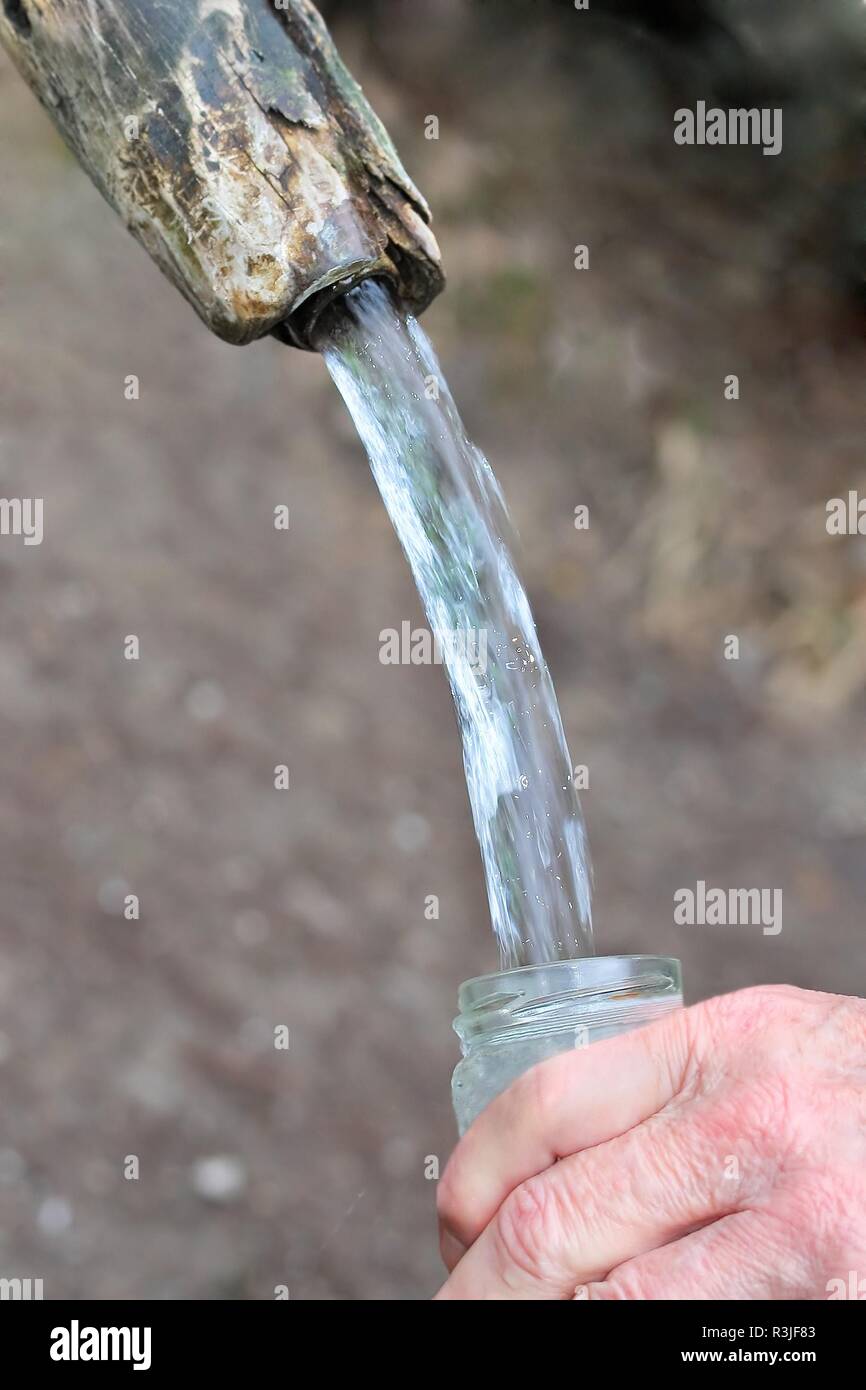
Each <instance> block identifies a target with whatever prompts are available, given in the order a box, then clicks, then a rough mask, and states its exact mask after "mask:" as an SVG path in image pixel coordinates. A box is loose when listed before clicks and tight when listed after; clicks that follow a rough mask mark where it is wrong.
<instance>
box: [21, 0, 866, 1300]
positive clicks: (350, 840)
mask: <svg viewBox="0 0 866 1390" xmlns="http://www.w3.org/2000/svg"><path fill="white" fill-rule="evenodd" d="M626 8H627V7H626ZM741 8H742V7H740V6H738V5H733V6H732V7H731V10H732V13H734V14H736V13H738V12H739V11H740V10H741ZM332 9H334V10H336V11H337V14H336V24H335V27H336V32H337V37H338V40H339V41H340V42H341V44H342V47H343V49H344V52H345V55H346V57H347V58H348V59H349V61H350V63H351V65H352V66H353V67H354V69H355V71H356V73H357V74H358V76H359V77H360V78H361V79H362V80H363V82H364V85H365V89H366V90H367V92H368V95H369V96H370V98H371V100H372V101H373V104H374V105H375V106H376V108H377V110H378V111H379V113H380V114H381V115H382V116H383V118H384V119H385V120H386V123H388V124H389V125H390V127H391V129H392V133H393V134H394V136H395V138H396V140H397V144H398V146H399V148H400V149H401V152H402V154H403V156H404V159H405V162H406V164H407V165H408V167H409V169H410V172H411V173H412V174H413V176H414V177H415V178H416V179H417V181H418V183H419V184H420V186H421V188H422V189H423V190H424V191H425V193H426V195H427V196H428V198H429V200H430V201H431V203H432V205H433V207H434V210H435V213H436V230H437V233H438V235H439V237H440V240H441V244H442V247H443V252H444V257H445V263H446V267H447V269H448V271H449V276H450V287H449V290H448V292H447V293H446V295H445V296H444V297H443V298H442V299H441V301H440V302H439V303H437V304H436V305H435V306H434V307H433V308H432V309H431V311H430V312H429V315H428V317H427V327H428V330H429V331H430V333H431V335H432V337H433V339H434V341H435V343H436V345H437V348H438V350H439V352H440V355H441V358H442V361H443V364H444V366H445V370H446V373H447V375H448V377H449V380H450V382H451V385H452V388H453V389H454V392H455V395H456V396H457V398H458V400H459V401H460V402H461V403H462V406H463V409H464V413H465V417H466V420H467V423H468V425H469V427H470V430H471V431H472V432H473V434H474V436H475V438H476V439H477V440H478V442H479V443H480V444H481V446H482V447H483V448H484V449H485V450H486V452H487V453H488V454H489V456H490V458H491V461H492V462H493V465H494V468H495V470H496V472H497V474H498V476H499V478H500V479H501V481H502V484H503V487H504V490H505V493H506V496H507V497H508V498H509V501H510V505H511V510H512V513H513V516H514V519H515V522H516V524H517V526H518V529H519V531H520V533H521V537H522V542H523V547H524V555H523V570H524V574H525V577H526V579H527V580H528V584H529V589H530V593H531V595H532V597H533V601H534V604H535V610H536V616H537V619H538V622H539V627H540V632H541V637H542V642H543V644H544V647H545V650H546V652H547V655H548V657H549V660H550V663H551V666H552V668H553V672H554V675H555V677H556V680H557V687H558V691H559V695H560V699H561V703H562V707H563V715H564V721H565V726H566V729H567V731H568V734H569V739H570V743H571V751H572V755H573V757H574V759H575V761H576V762H585V763H587V764H588V765H589V767H590V778H591V786H590V790H589V792H588V793H587V794H585V796H584V806H585V810H586V813H587V819H588V824H589V833H590V840H591V844H592V849H593V856H594V862H595V870H596V885H597V891H596V924H597V937H598V943H599V949H600V950H602V951H604V952H614V951H618V950H637V951H640V950H647V951H660V952H670V953H672V954H675V955H678V956H680V957H681V958H682V960H683V963H684V971H685V979H686V984H687V990H688V995H689V998H690V999H691V1000H695V999H698V998H700V997H702V996H706V995H708V994H711V993H714V992H718V991H722V990H731V989H736V988H738V987H741V986H744V985H748V984H751V983H754V982H757V981H770V980H787V981H790V982H793V983H795V984H800V985H806V986H813V987H815V988H819V989H827V990H834V991H849V992H850V991H854V992H859V991H860V990H862V988H863V979H864V968H866V940H864V933H863V924H862V907H861V903H862V899H863V894H864V889H866V858H864V853H863V851H864V838H866V756H864V753H866V749H864V734H863V728H864V725H863V714H864V703H866V699H864V683H866V540H864V539H862V538H860V539H858V538H853V539H845V540H839V539H835V540H831V539H830V538H829V537H828V536H827V534H826V530H825V526H824V508H825V503H826V501H827V499H828V497H832V496H835V495H839V494H843V495H844V494H845V493H846V492H847V489H848V488H849V487H850V488H856V487H858V486H859V487H860V489H861V491H862V490H863V489H864V488H866V465H864V462H863V458H864V453H863V443H864V424H863V381H864V369H866V351H864V346H863V331H862V319H861V316H860V310H859V308H858V305H857V302H856V299H855V297H854V296H853V295H852V294H851V292H850V287H849V280H850V275H851V269H852V265H853V261H854V260H855V259H856V257H854V256H853V251H852V245H853V243H852V242H851V239H850V238H849V236H848V219H849V213H848V208H849V205H850V204H849V201H848V196H849V191H850V185H851V184H852V183H853V181H854V179H855V177H856V176H857V171H858V169H859V166H860V165H862V150H860V148H859V146H858V145H857V143H856V141H855V140H853V139H852V136H851V134H850V131H851V129H852V125H851V115H852V113H851V109H850V108H849V105H848V101H847V93H848V91H849V90H850V89H849V87H848V86H847V85H846V64H847V63H848V62H849V61H851V59H850V50H845V49H844V48H839V47H837V46H836V44H835V39H834V37H833V29H832V23H831V17H832V19H833V21H835V17H836V13H837V11H836V9H835V8H834V7H832V6H829V5H828V6H827V7H826V11H827V13H826V16H825V17H824V19H822V22H821V28H820V31H816V30H815V27H814V14H815V7H814V6H812V7H805V6H800V8H799V10H798V11H797V13H798V14H799V13H800V11H801V10H803V11H805V10H806V9H810V10H811V13H812V16H813V24H812V28H811V29H809V28H808V27H806V28H805V29H804V27H803V26H802V25H800V26H798V25H797V24H795V23H790V24H789V25H788V26H787V27H786V30H785V35H784V42H782V39H781V38H780V39H779V42H778V44H777V43H776V42H775V40H774V39H773V35H774V32H775V31H774V30H773V28H772V22H773V20H772V13H771V11H770V10H769V8H768V7H767V6H766V5H764V4H761V5H759V6H755V7H753V10H752V16H753V22H754V26H755V27H754V30H753V38H754V39H755V41H756V43H757V49H758V52H759V54H760V55H761V60H760V63H759V64H758V68H759V75H758V76H756V74H755V73H754V72H753V73H751V74H750V75H749V80H750V81H757V82H759V83H760V82H763V81H766V83H767V85H768V90H773V91H779V90H783V93H784V100H785V102H786V106H785V112H786V116H785V119H786V126H785V132H786V148H785V151H784V153H783V155H782V156H781V157H780V158H779V159H778V160H770V159H764V158H762V157H761V156H760V154H758V153H757V152H755V151H748V150H747V151H744V150H739V151H735V150H703V151H701V150H685V149H682V148H678V147H676V146H674V144H673V141H672V138H671V128H672V123H671V112H672V110H673V108H674V107H675V106H677V105H681V104H683V101H682V100H681V99H680V98H681V97H682V96H683V95H685V99H686V100H688V101H691V100H692V99H696V97H701V96H703V97H707V96H710V97H712V88H711V87H710V86H709V84H710V83H711V82H712V81H715V80H716V75H718V74H721V76H720V77H719V81H720V83H721V84H722V86H723V87H724V84H725V82H727V81H728V79H729V75H730V73H731V72H734V73H735V74H737V73H741V72H743V71H745V67H744V66H743V65H742V64H741V63H740V57H741V55H740V57H738V56H737V52H736V46H735V49H734V53H733V56H732V54H731V50H730V47H729V46H728V40H727V39H722V40H720V39H719V38H718V36H714V35H713V34H712V33H711V34H710V37H709V39H706V38H702V39H701V40H700V42H698V43H697V45H693V44H691V43H690V44H689V45H688V46H686V47H682V46H680V47H678V48H677V49H666V48H665V47H664V46H663V44H662V43H661V41H660V39H659V38H658V37H657V36H656V37H646V36H642V35H640V34H639V33H637V32H636V31H634V30H633V29H625V30H617V29H615V28H612V27H609V26H608V24H607V23H606V22H605V20H604V15H603V14H601V13H600V12H599V14H598V15H597V17H596V18H595V19H590V18H589V17H588V16H586V15H575V14H574V13H573V11H572V10H571V7H567V11H566V7H565V6H563V7H560V8H559V9H556V7H555V6H553V5H551V6H550V7H546V6H541V5H521V4H519V3H517V0H513V2H512V3H510V4H505V0H503V4H502V6H501V7H500V8H499V9H495V7H493V6H485V5H477V6H474V7H473V6H470V5H468V4H464V3H458V0H451V2H450V3H446V0H417V2H416V0H413V4H412V5H411V6H407V5H404V4H400V3H389V2H388V0H382V2H381V3H378V4H376V5H370V6H362V5H357V6H355V5H352V6H347V5H342V6H339V7H337V6H334V7H332ZM842 9H843V10H844V6H843V7H842ZM600 10H601V7H599V11H600ZM843 17H844V16H843ZM762 24H763V25H764V26H765V27H764V28H761V27H760V26H761V25H762ZM767 26H769V27H767ZM768 35H769V40H768ZM845 53H848V55H849V56H847V57H846V56H844V55H845ZM840 54H841V55H842V56H839V55H840ZM836 63H838V66H834V64H836ZM738 64H740V65H739V66H738ZM726 74H727V76H726ZM431 113H433V114H436V115H438V117H439V119H440V138H439V140H438V141H428V140H425V139H424V118H425V116H427V115H428V114H431ZM0 126H2V129H3V130H4V133H5V139H4V142H3V145H2V149H0V189H2V209H3V212H2V224H0V238H2V247H0V279H2V283H0V295H2V310H3V312H2V326H0V392H2V397H0V400H2V408H0V430H2V451H0V490H2V492H3V494H4V495H6V496H21V495H25V496H42V497H44V499H45V528H46V529H45V540H44V543H43V544H42V546H41V547H32V548H24V547H23V546H22V545H21V544H20V542H16V541H13V540H11V539H10V538H7V539H5V540H4V541H3V542H2V546H0V578H2V589H3V642H2V647H0V721H2V726H0V727H2V739H0V885H2V886H0V894H2V897H0V902H2V938H0V951H2V954H0V1273H2V1274H3V1275H7V1276H12V1275H18V1276H22V1277H24V1276H28V1275H29V1276H31V1277H42V1278H44V1280H45V1293H46V1297H65V1296H71V1297H77V1298H97V1299H100V1298H131V1297H146V1298H195V1297H198V1298H271V1297H273V1290H274V1286H275V1285H278V1284H286V1285H288V1287H289V1290H290V1293H291V1296H292V1297H293V1298H300V1299H308V1298H329V1299H331V1298H336V1299H342V1298H362V1299H370V1298H398V1299H403V1298H423V1297H426V1296H428V1295H429V1294H430V1293H431V1292H433V1291H434V1289H435V1288H436V1286H437V1281H438V1280H439V1278H440V1268H439V1263H438V1256H437V1251H436V1240H435V1223H434V1215H433V1213H434V1201H435V1183H434V1182H432V1181H428V1180H427V1179H426V1178H425V1159H426V1157H427V1156H429V1155H436V1156H438V1157H439V1159H440V1161H441V1162H442V1164H443V1165H444V1161H445V1159H446V1157H447V1154H448V1152H449V1151H450V1148H451V1146H452V1143H453V1122H452V1119H451V1114H450V1106H449V1093H448V1082H449V1075H450V1071H451V1068H452V1066H453V1064H454V1062H455V1060H456V1045H455V1042H454V1039H453V1036H452V1034H451V1032H450V1027H449V1024H450V1019H451V1017H452V1014H453V1012H454V1005H455V992H456V988H457V985H458V984H459V982H460V981H461V980H462V979H464V978H466V977H467V976H469V975H472V974H477V973H482V972H485V971H487V970H489V969H492V968H495V966H496V959H495V956H494V949H493V942H492V937H491V933H490V931H489V928H488V925H487V922H486V914H485V904H484V901H483V897H482V884H481V873H480V867H479V863H478V857H477V851H476V847H475V843H474V840H473V835H472V829H471V824H470V818H469V812H468V806H467V801H466V793H465V789H464V786H463V783H462V775H461V765H460V756H459V749H458V741H457V736H456V731H455V727H454V721H453V715H452V712H451V708H450V700H449V696H448V692H447V688H446V683H445V680H444V677H443V675H442V672H441V671H440V670H437V669H425V668H412V667H408V668H402V667H385V666H382V665H380V664H379V661H378V652H379V640H378V635H379V632H380V630H381V629H383V628H386V627H398V626H399V624H400V622H401V621H402V620H403V619H405V618H409V619H411V620H412V622H413V623H420V622H421V614H420V611H419V607H418V604H417V601H416V599H415V596H414V594H413V591H412V588H411V584H410V580H409V577H408V573H407V570H406V568H405V565H404V562H403V560H402V557H401V555H400V553H399V550H398V547H397V545H396V542H395V541H394V539H393V537H392V535H391V533H390V531H389V527H388V523H387V520H386V518H385V515H384V511H383V510H382V508H381V506H380V503H379V501H378V498H377V495H376V493H375V490H374V487H373V485H372V482H371V481H370V479H369V477H368V473H367V469H366V464H365V461H364V459H363V457H362V454H361V450H360V447H359V445H358V444H357V442H356V440H355V439H354V437H353V434H352V431H351V427H350V425H349V422H348V420H347V418H345V417H344V414H343V411H342V407H341V405H340V402H339V401H338V399H337V397H336V393H335V392H334V390H333V388H332V387H331V384H330V382H329V380H328V379H327V377H326V373H325V371H324V368H323V367H322V365H321V363H320V362H319V361H318V360H317V359H316V358H315V357H313V356H312V355H307V354H302V353H297V352H294V351H290V350H286V349H282V348H279V347H277V346H276V345H275V344H272V343H260V344H257V345H255V346H253V347H250V348H245V349H242V350H241V349H235V348H230V347H227V346H224V345H222V344H220V343H219V342H217V341H216V340H212V339H210V338H209V337H208V336H207V334H206V333H205V331H204V329H203V328H201V326H200V325H199V323H198V321H197V320H196V319H195V317H194V316H193V315H192V313H191V312H190V311H189V309H188V308H187V307H186V306H185V304H184V303H183V302H182V301H181V299H180V298H179V297H178V296H177V295H176V293H175V291H173V290H172V289H171V288H170V287H169V286H168V284H167V283H165V282H164V281H163V280H162V279H161V278H160V276H159V275H158V273H157V272H156V271H155V269H154V268H153V267H152V265H151V264H150V262H149V261H148V259H147V258H146V256H145V255H144V253H143V252H142V251H141V250H140V249H139V248H137V247H136V246H135V245H134V244H133V242H132V241H131V240H130V238H129V237H128V236H127V234H126V233H125V232H124V231H123V229H122V228H121V227H120V225H119V224H117V223H116V222H115V221H114V219H113V217H112V215H111V214H110V213H109V211H108V209H107V208H106V207H105V206H104V205H103V204H102V202H101V201H100V199H99V197H98V195H97V194H96V192H95V191H94V190H93V189H92V188H91V186H90V185H89V183H88V182H87V181H86V179H85V178H84V177H83V176H82V175H81V174H80V172H79V171H78V169H77V168H76V166H75V164H74V163H73V161H72V159H71V157H70V156H69V155H68V154H67V153H66V151H65V149H64V148H63V146H62V145H61V143H60V142H59V140H58V139H57V138H56V137H55V135H54V133H53V131H52V129H51V127H50V125H49V123H48V121H47V119H46V118H45V117H44V115H43V114H42V113H41V112H40V111H39V109H38V107H37V106H36V104H35V102H34V100H33V99H32V98H31V97H30V95H29V93H27V92H26V90H25V89H24V87H23V85H22V84H21V82H20V80H19V79H18V77H17V76H16V75H15V74H14V73H13V71H12V70H11V68H10V66H9V64H8V63H7V62H6V61H5V60H4V61H3V62H2V63H0ZM854 220H855V221H856V218H855V219H854ZM577 243H586V244H588V245H589V247H590V254H591V263H590V270H589V271H587V272H577V271H575V270H573V269H572V260H573V248H574V246H575V245H576V244H577ZM732 372H735V373H737V374H738V375H739V377H740V382H741V399H740V400H739V401H737V402H729V401H726V400H725V399H724V396H723V380H724V377H725V376H726V375H727V374H728V373H732ZM129 373H135V374H137V375H138V376H139V377H140V381H141V398H140V400H139V401H137V402H130V401H127V400H125V399H124V378H125V376H126V375H127V374H129ZM280 502H285V503H288V504H289V506H290V507H291V516H292V522H291V530H290V532H289V533H288V534H284V533H281V532H276V531H274V529H273V525H272V516H273V507H274V506H275V505H276V504H277V503H280ZM580 503H587V504H588V505H589V506H590V509H591V525H590V529H589V531H588V532H576V531H575V530H574V527H573V513H574V508H575V506H577V505H578V504H580ZM130 633H135V634H137V635H138V636H139V638H140V642H141V660H140V661H139V662H138V663H135V662H127V661H125V660H124V659H123V640H124V637H125V636H126V635H127V634H130ZM727 634H738V635H739V636H740V638H741V644H742V648H741V659H740V660H739V662H726V661H725V660H723V658H722V646H723V641H724V638H725V636H726V635H727ZM278 762H285V763H287V764H288V765H289V767H290V770H291V791H290V792H288V793H286V794H280V793H277V792H275V791H274V790H273V767H274V764H275V763H278ZM698 878H703V879H705V880H706V881H707V882H708V883H712V884H716V885H721V886H725V887H728V886H731V887H734V886H739V887H750V886H764V887H781V888H782V889H783V891H784V928H783V931H782V933H781V935H780V936H778V937H774V938H771V937H764V936H763V935H761V933H760V930H759V929H757V928H748V927H739V928H727V929H725V928H713V927H703V928H701V927H694V928H681V927H675V926H674V925H673V920H672V917H673V908H672V899H673V893H674V891H675V889H676V888H678V887H681V886H689V885H692V886H694V883H695V881H696V879H698ZM126 892H135V893H137V894H139V895H140V899H141V920H140V921H139V922H128V921H125V920H124V918H123V916H122V914H121V913H120V912H119V904H120V903H121V902H122V898H123V895H124V893H126ZM430 893H436V894H438V895H439V897H440V900H441V918H440V920H439V921H438V922H428V921H426V920H425V917H424V899H425V896H426V895H427V894H430ZM278 1024H285V1025H287V1026H288V1027H289V1029H290V1036H291V1046H290V1049H289V1051H288V1052H275V1051H274V1048H273V1045H272V1039H273V1029H274V1026H275V1025H278ZM130 1155H135V1156H137V1157H138V1159H139V1162H140V1177H139V1180H138V1181H127V1180H125V1178H124V1162H125V1159H126V1158H127V1156H130Z"/></svg>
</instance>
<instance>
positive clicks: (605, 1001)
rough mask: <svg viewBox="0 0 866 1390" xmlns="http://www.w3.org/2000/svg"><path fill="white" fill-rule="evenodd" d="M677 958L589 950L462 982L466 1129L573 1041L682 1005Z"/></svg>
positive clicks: (460, 1083)
mask: <svg viewBox="0 0 866 1390" xmlns="http://www.w3.org/2000/svg"><path fill="white" fill-rule="evenodd" d="M682 1003H683V994H682V980H681V975H680V963H679V961H677V960H671V959H670V958H669V957H667V956H588V957H586V958H585V959H582V960H561V961H555V962H553V963H552V964H550V965H526V966H523V967H521V968H520V969H519V970H505V971H502V972H500V973H499V974H497V975H481V976H480V977H479V978H477V979H475V980H466V981H465V983H464V984H462V985H461V986H460V991H459V994H458V1004H459V1007H460V1014H459V1016H458V1017H457V1018H455V1020H454V1031H455V1033H456V1034H457V1036H458V1037H459V1039H460V1048H461V1051H462V1053H463V1060H462V1062H458V1064H457V1066H456V1068H455V1070H454V1077H453V1080H452V1082H451V1095H452V1099H453V1102H454V1113H455V1115H456V1116H457V1125H458V1128H459V1130H460V1133H461V1134H465V1132H466V1130H467V1129H468V1128H469V1126H470V1125H471V1123H472V1121H473V1120H474V1119H475V1117H476V1116H477V1115H479V1114H480V1113H481V1111H482V1110H483V1109H484V1107H485V1106H486V1105H489V1104H490V1102H491V1101H492V1100H493V1099H494V1098H495V1097H496V1096H498V1095H499V1093H500V1091H504V1090H505V1089H506V1088H507V1087H508V1086H510V1084H511V1082H512V1081H514V1080H515V1078H516V1077H518V1076H520V1075H521V1074H522V1073H523V1072H525V1071H528V1070H529V1068H530V1067H534V1066H535V1064H536V1062H542V1061H544V1059H545V1058H546V1057H553V1056H554V1055H555V1054H556V1053H557V1052H567V1051H569V1049H571V1048H573V1047H586V1046H587V1045H588V1044H590V1043H594V1042H598V1041H600V1040H601V1039H602V1038H612V1037H614V1036H615V1035H616V1034H617V1033H628V1032H630V1031H631V1030H632V1029H633V1028H640V1027H642V1026H643V1024H645V1023H651V1022H652V1021H653V1020H654V1019H656V1018H661V1017H662V1016H663V1015H664V1014H669V1013H671V1012H672V1011H673V1010H674V1009H679V1008H682Z"/></svg>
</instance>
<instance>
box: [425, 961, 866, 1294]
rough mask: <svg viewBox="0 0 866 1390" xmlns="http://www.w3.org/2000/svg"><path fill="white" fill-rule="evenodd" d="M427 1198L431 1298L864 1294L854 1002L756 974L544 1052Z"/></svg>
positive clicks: (860, 1080) (864, 1050) (865, 1153)
mask: <svg viewBox="0 0 866 1390" xmlns="http://www.w3.org/2000/svg"><path fill="white" fill-rule="evenodd" d="M557 1160H559V1161H557ZM439 1211H440V1221H441V1232H442V1253H443V1258H444V1259H445V1263H446V1265H447V1266H448V1268H449V1270H450V1271H451V1274H450V1277H449V1279H448V1281H447V1283H446V1284H445V1286H444V1288H443V1289H442V1290H441V1291H440V1293H439V1294H438V1295H437V1297H439V1298H445V1299H449V1298H454V1299H488V1298H490V1299H512V1298H513V1299H575V1298H577V1299H689V1298H701V1299H762V1298H763V1299H767V1298H769V1299H794V1298H807V1299H826V1298H828V1297H831V1296H834V1297H840V1296H845V1295H840V1294H839V1293H834V1292H833V1291H834V1290H835V1289H838V1288H839V1287H840V1286H839V1285H836V1284H833V1283H831V1281H834V1280H841V1281H845V1283H846V1285H847V1284H849V1283H850V1275H851V1272H852V1271H853V1272H856V1278H857V1280H862V1281H863V1282H862V1283H861V1284H860V1290H859V1296H860V1297H863V1296H866V1001H864V1000H862V999H853V998H847V997H844V996H841V995H831V994H815V993H810V992H808V991H805V990H799V989H793V988H789V987H788V986H773V987H759V988H755V989H748V990H743V991H742V992H740V993H737V994H730V995H725V996H722V997H720V998H718V999H710V1000H708V1001H707V1002H706V1003H703V1004H697V1005H695V1006H694V1007H692V1008H690V1009H686V1010H683V1011H682V1012H680V1013H677V1014H672V1015H670V1016H668V1017H667V1018H664V1019H661V1020H659V1021H658V1022H657V1023H654V1024H652V1025H651V1026H650V1027H648V1028H645V1029H641V1030H640V1031H638V1032H635V1033H630V1034H626V1035H624V1036H622V1037H619V1038H613V1039H610V1040H609V1041H607V1042H602V1043H597V1044H595V1045H594V1046H592V1047H590V1048H587V1049H583V1050H580V1051H574V1052H568V1053H564V1054H562V1055H560V1056H558V1057H554V1058H551V1059H550V1060H549V1061H547V1062H544V1063H542V1064H541V1065H540V1066H538V1067H535V1068H534V1069H533V1070H532V1071H531V1072H528V1073H527V1074H526V1075H525V1076H523V1077H521V1078H520V1080H518V1081H517V1082H515V1084H514V1085H513V1086H512V1087H511V1088H510V1090H508V1091H507V1092H506V1093H505V1094H504V1095H502V1096H500V1097H499V1098H498V1099H497V1100H496V1101H494V1102H493V1104H492V1105H491V1106H489V1108H488V1109H487V1110H486V1111H485V1112H484V1113H483V1114H482V1115H480V1116H479V1118H478V1119H477V1120H476V1122H475V1124H474V1125H473V1126H472V1128H471V1129H470V1130H469V1132H468V1133H467V1134H466V1135H465V1136H464V1138H463V1139H462V1140H461V1142H460V1144H459V1145H458V1147H457V1149H456V1151H455V1153H454V1155H453V1157H452V1158H451V1161H450V1163H449V1164H448V1167H447V1169H446V1171H445V1173H444V1174H443V1177H442V1181H441V1183H440V1185H439ZM854 1287H855V1289H856V1283H855V1285H854ZM847 1296H848V1297H851V1296H857V1295H856V1293H855V1294H853V1295H852V1294H850V1293H849V1294H848V1295H847Z"/></svg>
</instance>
